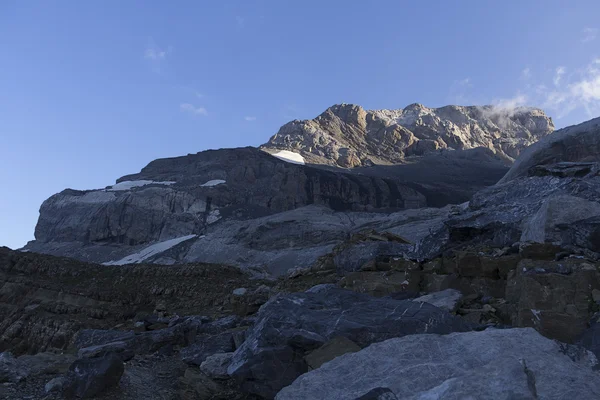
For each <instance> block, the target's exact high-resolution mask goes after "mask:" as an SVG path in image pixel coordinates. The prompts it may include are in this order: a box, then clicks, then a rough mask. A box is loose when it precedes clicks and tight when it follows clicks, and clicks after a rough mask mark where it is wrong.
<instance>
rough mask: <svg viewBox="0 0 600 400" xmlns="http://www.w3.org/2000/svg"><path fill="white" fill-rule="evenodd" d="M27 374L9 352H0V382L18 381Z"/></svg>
mask: <svg viewBox="0 0 600 400" xmlns="http://www.w3.org/2000/svg"><path fill="white" fill-rule="evenodd" d="M27 375H28V371H26V370H25V369H24V368H23V367H22V366H21V365H20V364H19V363H18V362H17V359H16V358H15V357H14V356H13V355H12V354H10V353H8V352H4V353H0V383H5V382H12V383H15V382H20V381H21V380H23V379H25V377H26V376H27Z"/></svg>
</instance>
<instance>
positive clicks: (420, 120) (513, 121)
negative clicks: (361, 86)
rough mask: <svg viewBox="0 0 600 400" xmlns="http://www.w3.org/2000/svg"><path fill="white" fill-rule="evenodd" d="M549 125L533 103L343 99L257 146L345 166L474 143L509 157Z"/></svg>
mask: <svg viewBox="0 0 600 400" xmlns="http://www.w3.org/2000/svg"><path fill="white" fill-rule="evenodd" d="M553 130H554V124H553V123H552V120H551V119H550V118H548V117H547V116H546V115H545V114H544V112H543V111H542V110H539V109H536V108H527V107H521V108H516V109H514V108H511V109H506V108H498V107H493V106H482V107H479V106H471V107H461V106H446V107H441V108H428V107H425V106H423V105H421V104H411V105H409V106H407V107H406V108H404V109H397V110H370V111H366V110H364V109H363V108H362V107H360V106H357V105H352V104H342V105H335V106H333V107H330V108H328V109H327V110H326V111H325V112H324V113H323V114H321V115H319V116H318V117H317V118H315V119H312V120H306V121H299V120H294V121H292V122H290V123H288V124H286V125H284V126H282V127H281V129H280V130H279V132H277V133H276V134H275V135H274V136H273V137H272V138H271V139H270V140H269V141H268V142H267V143H265V144H264V145H263V146H262V147H263V148H264V149H265V150H267V151H269V152H273V151H276V150H278V149H279V150H287V151H293V152H298V153H299V154H301V155H302V156H303V157H304V158H305V159H306V160H308V161H309V162H311V163H315V164H326V165H335V166H339V167H344V168H353V167H358V166H368V165H374V164H378V165H381V164H398V163H401V162H403V161H406V160H408V159H410V158H412V157H415V156H422V155H424V154H428V153H436V152H441V151H444V150H466V149H473V148H478V147H482V148H487V149H490V150H491V151H493V152H494V153H496V154H497V155H498V156H500V157H503V158H505V159H507V160H508V161H512V160H514V159H515V158H517V157H518V155H519V153H520V152H521V151H522V150H523V149H524V148H525V147H527V146H529V145H530V144H532V143H535V142H536V141H538V140H539V139H541V138H543V137H544V136H546V135H548V134H549V133H550V132H552V131H553Z"/></svg>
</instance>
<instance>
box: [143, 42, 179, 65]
mask: <svg viewBox="0 0 600 400" xmlns="http://www.w3.org/2000/svg"><path fill="white" fill-rule="evenodd" d="M172 50H173V49H172V47H170V46H169V47H168V48H167V49H166V50H165V49H163V48H161V47H158V46H157V45H156V44H155V43H154V40H152V38H150V39H148V44H147V45H146V50H144V59H146V60H147V61H148V63H149V64H150V66H151V67H152V69H153V70H154V72H157V73H160V72H161V67H162V66H163V65H164V63H165V62H166V61H167V56H168V55H169V53H170V52H171V51H172Z"/></svg>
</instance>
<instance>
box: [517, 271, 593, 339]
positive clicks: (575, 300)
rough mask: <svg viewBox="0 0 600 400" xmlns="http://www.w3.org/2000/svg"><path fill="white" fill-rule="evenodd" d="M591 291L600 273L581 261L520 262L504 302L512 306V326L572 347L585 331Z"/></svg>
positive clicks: (588, 316) (588, 317) (589, 310)
mask: <svg viewBox="0 0 600 400" xmlns="http://www.w3.org/2000/svg"><path fill="white" fill-rule="evenodd" d="M594 289H600V272H598V270H597V268H596V267H595V266H593V265H591V264H588V263H586V262H583V261H582V260H579V259H565V260H561V261H533V260H523V261H521V262H520V263H519V265H518V267H517V269H516V271H515V272H513V273H511V275H510V276H509V280H508V282H507V287H506V300H507V301H508V302H509V303H512V304H514V305H515V310H514V312H513V314H512V323H513V325H515V326H530V327H535V328H536V329H537V330H538V331H539V332H540V333H542V334H543V335H544V336H547V337H550V338H554V339H558V340H561V341H564V342H569V343H572V342H573V341H574V340H576V339H577V338H578V337H579V336H580V335H581V334H582V333H583V332H584V330H585V329H586V328H587V323H588V320H589V319H590V317H591V315H590V314H591V309H590V304H593V298H592V291H593V290H594Z"/></svg>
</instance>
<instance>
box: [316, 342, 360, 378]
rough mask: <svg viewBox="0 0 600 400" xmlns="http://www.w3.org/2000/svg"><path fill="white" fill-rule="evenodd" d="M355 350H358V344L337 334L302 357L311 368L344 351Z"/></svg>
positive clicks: (350, 351) (353, 351) (317, 366)
mask: <svg viewBox="0 0 600 400" xmlns="http://www.w3.org/2000/svg"><path fill="white" fill-rule="evenodd" d="M357 351H360V346H359V345H357V344H356V343H354V342H353V341H352V340H350V339H348V338H346V337H344V336H337V337H334V338H333V339H331V340H329V341H328V342H327V343H325V344H324V345H323V346H321V347H319V348H318V349H316V350H314V351H311V352H310V353H308V354H307V355H306V357H304V360H305V361H306V364H308V369H309V370H313V369H317V368H319V367H320V366H321V365H323V364H325V363H326V362H328V361H331V360H333V359H334V358H336V357H339V356H341V355H343V354H346V353H355V352H357Z"/></svg>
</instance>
